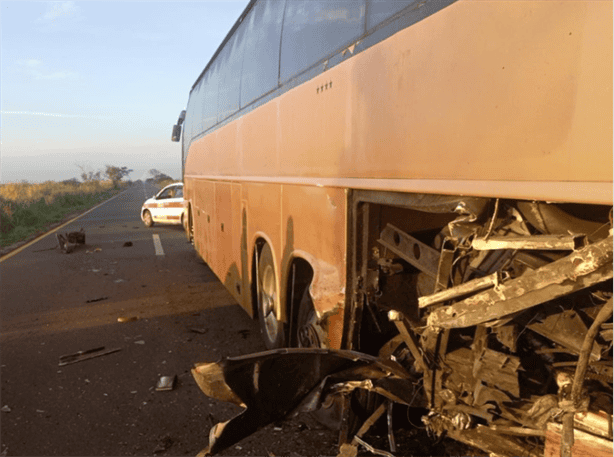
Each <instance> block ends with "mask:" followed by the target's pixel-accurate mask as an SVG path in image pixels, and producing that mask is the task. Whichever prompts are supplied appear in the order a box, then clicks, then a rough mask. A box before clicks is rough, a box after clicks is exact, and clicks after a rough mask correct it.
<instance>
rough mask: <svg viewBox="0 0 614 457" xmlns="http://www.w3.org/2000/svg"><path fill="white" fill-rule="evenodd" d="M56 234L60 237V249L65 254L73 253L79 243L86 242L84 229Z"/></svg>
mask: <svg viewBox="0 0 614 457" xmlns="http://www.w3.org/2000/svg"><path fill="white" fill-rule="evenodd" d="M55 236H56V238H57V239H58V244H59V245H60V250H61V251H62V252H63V253H65V254H69V253H71V252H72V251H73V250H74V249H75V248H76V247H77V246H78V245H80V244H85V231H84V230H83V229H81V230H80V231H78V232H70V233H65V234H63V235H62V234H61V233H56V234H55Z"/></svg>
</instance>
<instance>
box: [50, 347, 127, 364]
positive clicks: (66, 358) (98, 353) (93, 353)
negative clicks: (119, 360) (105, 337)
mask: <svg viewBox="0 0 614 457" xmlns="http://www.w3.org/2000/svg"><path fill="white" fill-rule="evenodd" d="M121 350H122V349H121V348H115V349H106V350H105V348H104V346H101V347H99V348H94V349H89V350H87V351H79V352H75V353H74V354H67V355H62V356H60V362H59V363H58V366H59V367H63V366H64V365H70V364H71V363H77V362H82V361H84V360H89V359H93V358H96V357H102V356H103V355H108V354H113V353H115V352H119V351H121Z"/></svg>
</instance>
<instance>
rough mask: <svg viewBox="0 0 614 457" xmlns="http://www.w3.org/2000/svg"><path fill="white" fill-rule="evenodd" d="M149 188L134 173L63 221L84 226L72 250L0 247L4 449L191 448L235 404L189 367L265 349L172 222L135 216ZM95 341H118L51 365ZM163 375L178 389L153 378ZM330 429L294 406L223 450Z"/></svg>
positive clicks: (311, 445)
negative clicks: (86, 356) (203, 387)
mask: <svg viewBox="0 0 614 457" xmlns="http://www.w3.org/2000/svg"><path fill="white" fill-rule="evenodd" d="M156 190H157V189H156V188H154V187H153V186H151V185H149V184H147V183H141V182H137V183H136V184H135V185H134V186H132V187H130V188H128V189H127V190H125V191H123V192H122V193H120V194H119V195H117V196H116V197H114V198H113V199H111V200H109V201H107V202H106V203H104V204H103V205H101V206H99V207H98V208H96V209H95V210H93V211H91V212H90V213H88V214H86V215H84V216H83V217H81V218H79V219H78V220H76V221H74V222H72V223H71V224H69V225H68V226H66V227H64V228H62V229H61V230H60V232H62V233H64V232H70V231H73V230H79V229H81V228H83V229H84V230H85V233H86V245H84V246H79V247H78V248H77V249H76V250H75V251H74V252H72V253H70V254H63V253H61V252H60V251H59V249H57V247H56V246H57V241H56V237H55V235H54V234H51V235H49V236H47V237H44V238H42V239H40V240H39V241H37V242H36V243H34V244H32V245H30V246H28V247H26V248H25V249H23V250H22V251H21V252H19V253H17V254H15V255H13V256H11V257H10V258H5V259H3V260H1V261H0V284H1V287H0V344H1V352H0V364H1V367H0V382H1V396H0V403H1V406H2V412H1V413H0V421H1V432H0V440H1V442H0V456H4V455H9V456H11V455H27V456H41V455H45V456H53V455H64V456H73V455H74V456H76V455H80V456H98V455H115V456H123V455H154V454H155V455H195V454H196V453H198V452H199V451H200V450H201V449H202V448H204V447H205V446H206V444H207V442H208V433H209V429H210V428H211V426H212V424H214V423H216V422H218V421H222V420H227V419H229V418H231V417H233V416H234V415H235V414H237V413H238V412H239V411H240V410H239V408H237V407H234V406H231V405H228V404H225V403H221V402H218V401H216V400H213V399H209V398H207V397H206V396H205V395H204V394H203V393H202V392H200V390H199V389H198V387H197V386H196V384H195V382H194V381H193V379H192V376H191V374H190V373H189V370H190V368H191V367H192V365H193V364H194V363H196V362H206V361H216V360H219V359H220V357H223V356H231V355H241V354H247V353H251V352H257V351H260V350H264V345H263V344H262V342H261V339H260V335H259V332H258V326H257V325H256V322H254V321H252V320H251V319H250V318H249V317H248V316H247V315H246V314H245V313H244V312H243V311H242V310H241V309H240V307H239V306H238V305H236V304H235V303H234V301H233V299H232V297H231V296H230V295H229V294H228V293H227V292H226V290H225V289H224V287H223V286H222V285H221V283H220V282H219V281H218V280H217V278H216V277H215V276H214V275H213V273H212V272H211V271H210V270H209V268H208V267H207V265H206V264H204V263H203V262H202V261H201V260H200V259H199V258H198V256H197V255H196V254H195V252H194V250H193V248H192V246H191V245H190V244H189V243H187V242H186V240H185V237H184V234H183V230H182V228H181V227H179V226H162V225H155V226H154V227H152V228H146V227H145V226H144V225H143V224H142V222H141V221H140V217H139V210H140V207H141V205H142V203H143V201H144V200H145V199H146V198H147V197H150V196H151V195H152V194H154V193H155V191H156ZM155 235H158V236H159V238H160V241H161V245H162V250H163V253H161V252H156V249H155V247H154V241H153V240H154V236H155ZM122 317H124V318H126V317H128V318H131V317H134V318H136V320H133V321H130V322H119V321H118V319H119V318H122ZM101 346H104V347H105V348H106V349H119V350H118V351H117V352H114V353H112V354H108V355H105V356H102V357H98V358H94V359H91V360H86V361H82V362H79V363H75V364H71V365H66V366H61V367H60V366H58V363H59V359H60V357H61V356H63V355H66V354H73V353H76V352H78V351H86V350H90V349H93V348H98V347H101ZM173 375H177V384H176V388H175V389H174V390H172V391H167V392H158V391H156V390H155V385H156V383H157V381H158V379H159V378H160V377H161V376H173ZM335 443H336V433H335V432H332V431H329V430H326V429H324V428H323V427H321V426H319V425H318V424H317V423H313V422H312V421H309V420H308V418H307V419H305V420H303V419H301V418H300V416H299V419H296V420H293V421H287V422H283V423H280V424H272V425H270V426H268V427H266V428H264V429H262V430H261V431H259V432H258V433H256V434H254V435H252V436H251V437H249V438H246V439H245V440H243V441H242V442H240V443H238V444H237V445H235V446H233V447H231V448H229V449H228V450H226V451H224V452H223V453H222V454H223V455H336V453H337V448H336V445H335Z"/></svg>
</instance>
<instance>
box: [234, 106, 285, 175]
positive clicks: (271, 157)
mask: <svg viewBox="0 0 614 457" xmlns="http://www.w3.org/2000/svg"><path fill="white" fill-rule="evenodd" d="M277 108H278V104H277V101H276V100H273V101H271V102H269V103H267V104H266V105H264V106H261V107H259V108H257V109H256V110H255V111H252V112H251V113H248V114H246V115H245V116H244V117H243V118H241V119H239V120H238V121H237V122H239V123H240V126H241V130H240V133H239V145H238V146H239V148H240V149H241V159H242V160H241V161H240V162H236V163H234V167H235V171H234V173H231V174H233V175H251V176H275V175H276V174H277V173H279V157H278V152H277V151H278V149H279V146H278V144H279V142H280V137H279V126H278V122H277V120H278V119H279V113H278V111H277Z"/></svg>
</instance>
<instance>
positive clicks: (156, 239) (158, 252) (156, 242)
mask: <svg viewBox="0 0 614 457" xmlns="http://www.w3.org/2000/svg"><path fill="white" fill-rule="evenodd" d="M153 242H154V248H155V249H156V255H164V249H162V242H161V241H160V235H158V234H156V235H153Z"/></svg>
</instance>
